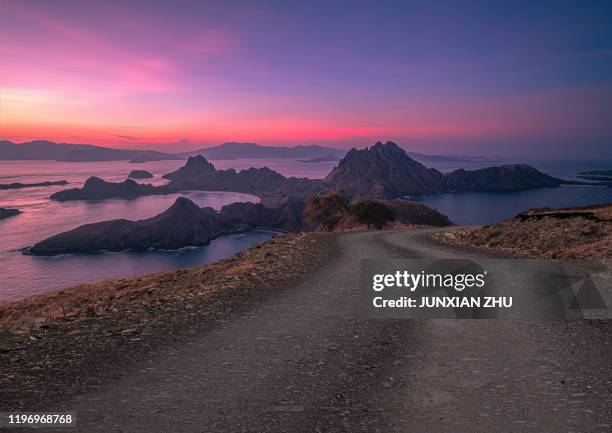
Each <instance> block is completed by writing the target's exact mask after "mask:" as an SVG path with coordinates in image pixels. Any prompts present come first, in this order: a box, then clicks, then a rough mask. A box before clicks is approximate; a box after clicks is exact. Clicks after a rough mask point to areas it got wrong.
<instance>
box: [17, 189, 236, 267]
mask: <svg viewBox="0 0 612 433" xmlns="http://www.w3.org/2000/svg"><path fill="white" fill-rule="evenodd" d="M225 231H226V230H225V228H224V226H223V223H222V221H221V218H220V217H219V215H218V213H217V212H215V211H214V210H213V209H212V208H199V207H198V206H197V205H196V204H194V203H193V202H192V201H190V200H188V199H186V198H183V197H179V198H178V199H177V200H176V202H175V203H174V204H173V205H172V206H171V207H169V208H168V209H167V210H165V211H164V212H162V213H160V214H159V215H156V216H154V217H153V218H149V219H145V220H141V221H128V220H124V219H119V220H112V221H103V222H99V223H93V224H85V225H82V226H80V227H77V228H76V229H74V230H70V231H68V232H65V233H60V234H58V235H55V236H52V237H50V238H48V239H45V240H44V241H42V242H39V243H37V244H36V245H34V246H33V247H31V248H30V249H29V250H28V251H27V253H28V254H32V255H55V254H64V253H93V252H100V251H123V250H128V249H129V250H135V251H144V250H148V249H168V250H175V249H179V248H182V247H185V246H200V245H206V244H207V243H208V242H209V241H210V240H211V239H213V238H215V237H217V236H219V235H220V234H222V233H224V232H225Z"/></svg>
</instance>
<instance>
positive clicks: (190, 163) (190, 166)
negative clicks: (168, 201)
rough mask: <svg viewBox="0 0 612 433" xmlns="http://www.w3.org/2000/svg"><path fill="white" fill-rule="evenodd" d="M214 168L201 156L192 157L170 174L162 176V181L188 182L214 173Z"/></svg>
mask: <svg viewBox="0 0 612 433" xmlns="http://www.w3.org/2000/svg"><path fill="white" fill-rule="evenodd" d="M214 171H216V170H215V166H214V165H212V164H211V163H210V162H208V161H207V160H206V158H204V157H203V156H201V155H197V156H192V157H190V158H188V159H187V163H186V164H185V165H184V166H183V167H181V168H179V169H178V170H176V171H173V172H172V173H168V174H165V175H163V176H162V177H163V178H164V179H169V180H172V181H176V182H178V183H183V182H190V181H193V180H194V179H197V178H199V177H200V176H203V175H205V174H208V173H211V172H214Z"/></svg>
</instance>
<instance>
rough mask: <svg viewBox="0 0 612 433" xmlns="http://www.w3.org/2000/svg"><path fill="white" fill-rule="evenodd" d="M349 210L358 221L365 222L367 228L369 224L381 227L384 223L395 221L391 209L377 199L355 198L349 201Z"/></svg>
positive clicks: (377, 227)
mask: <svg viewBox="0 0 612 433" xmlns="http://www.w3.org/2000/svg"><path fill="white" fill-rule="evenodd" d="M350 212H351V214H352V215H353V218H355V220H356V221H357V222H358V223H360V224H366V225H367V226H368V230H369V229H370V227H371V226H374V228H376V229H382V228H383V227H384V226H385V224H387V223H389V222H392V221H395V213H394V212H393V209H391V208H390V207H389V206H387V205H385V204H383V203H381V202H379V201H374V200H365V199H362V200H355V201H354V202H353V203H351V207H350Z"/></svg>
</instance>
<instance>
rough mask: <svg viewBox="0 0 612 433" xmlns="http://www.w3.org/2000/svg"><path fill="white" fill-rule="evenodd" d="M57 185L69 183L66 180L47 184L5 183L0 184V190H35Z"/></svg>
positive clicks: (47, 182)
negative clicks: (39, 187) (38, 187)
mask: <svg viewBox="0 0 612 433" xmlns="http://www.w3.org/2000/svg"><path fill="white" fill-rule="evenodd" d="M57 185H68V182H67V181H65V180H57V181H46V182H36V183H19V182H15V183H3V184H0V189H21V188H34V187H37V186H57Z"/></svg>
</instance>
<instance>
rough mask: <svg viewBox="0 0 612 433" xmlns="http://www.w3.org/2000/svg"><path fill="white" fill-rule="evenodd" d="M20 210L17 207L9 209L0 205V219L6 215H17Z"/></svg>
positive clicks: (6, 216)
mask: <svg viewBox="0 0 612 433" xmlns="http://www.w3.org/2000/svg"><path fill="white" fill-rule="evenodd" d="M20 213H21V211H20V210H19V209H9V208H5V207H0V220H1V219H4V218H8V217H12V216H15V215H19V214H20Z"/></svg>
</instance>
